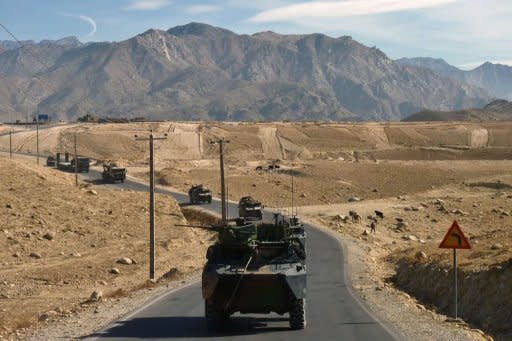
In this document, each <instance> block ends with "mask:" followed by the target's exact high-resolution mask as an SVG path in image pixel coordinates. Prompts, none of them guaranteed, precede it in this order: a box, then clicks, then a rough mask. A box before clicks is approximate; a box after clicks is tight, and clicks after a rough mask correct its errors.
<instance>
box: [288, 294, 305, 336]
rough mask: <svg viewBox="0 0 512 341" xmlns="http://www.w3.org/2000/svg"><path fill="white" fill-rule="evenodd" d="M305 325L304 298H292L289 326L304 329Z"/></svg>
mask: <svg viewBox="0 0 512 341" xmlns="http://www.w3.org/2000/svg"><path fill="white" fill-rule="evenodd" d="M305 326H306V299H305V298H300V299H296V298H294V299H292V308H291V310H290V328H291V329H304V327H305Z"/></svg>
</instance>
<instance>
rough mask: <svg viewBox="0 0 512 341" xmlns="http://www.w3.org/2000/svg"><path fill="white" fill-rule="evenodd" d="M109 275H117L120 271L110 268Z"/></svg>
mask: <svg viewBox="0 0 512 341" xmlns="http://www.w3.org/2000/svg"><path fill="white" fill-rule="evenodd" d="M109 272H110V273H111V274H114V275H119V274H120V273H121V271H119V269H118V268H112V269H110V271H109Z"/></svg>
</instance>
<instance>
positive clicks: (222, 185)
mask: <svg viewBox="0 0 512 341" xmlns="http://www.w3.org/2000/svg"><path fill="white" fill-rule="evenodd" d="M225 143H229V140H224V138H222V139H219V140H217V141H212V142H210V144H218V145H219V154H220V194H221V201H222V202H221V203H222V223H223V224H225V223H226V222H227V205H226V186H225V183H224V144H225Z"/></svg>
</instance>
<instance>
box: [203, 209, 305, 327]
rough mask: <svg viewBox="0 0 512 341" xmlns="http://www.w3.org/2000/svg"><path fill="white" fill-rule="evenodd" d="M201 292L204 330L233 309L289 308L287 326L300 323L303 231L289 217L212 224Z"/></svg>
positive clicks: (219, 323) (264, 311)
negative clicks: (213, 236)
mask: <svg viewBox="0 0 512 341" xmlns="http://www.w3.org/2000/svg"><path fill="white" fill-rule="evenodd" d="M293 223H295V225H292V224H293ZM212 229H215V230H216V231H217V232H218V240H217V242H216V243H215V244H213V245H211V246H210V247H209V248H208V251H207V253H206V258H207V262H206V264H205V266H204V268H203V273H202V292H203V298H204V301H205V318H206V325H207V327H208V329H210V330H215V329H218V328H220V327H222V326H223V324H224V322H225V321H226V320H227V319H228V318H229V316H230V315H231V314H233V313H236V312H240V313H242V314H246V313H256V314H268V313H270V312H275V313H278V314H281V315H282V314H285V313H289V323H290V327H291V328H292V329H303V328H304V327H305V326H306V250H305V240H306V234H305V232H304V228H303V226H302V225H301V224H300V223H298V221H296V220H295V221H293V219H292V218H290V219H287V218H286V217H284V216H281V215H279V214H275V215H274V219H273V221H272V222H255V221H246V220H243V219H237V220H236V221H235V222H233V221H229V222H227V223H225V224H221V225H220V226H213V227H212Z"/></svg>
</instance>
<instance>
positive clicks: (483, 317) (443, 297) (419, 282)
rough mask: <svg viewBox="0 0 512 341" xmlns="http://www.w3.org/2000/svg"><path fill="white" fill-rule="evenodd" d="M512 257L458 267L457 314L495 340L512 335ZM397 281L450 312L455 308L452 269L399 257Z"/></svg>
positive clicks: (428, 301)
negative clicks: (474, 266)
mask: <svg viewBox="0 0 512 341" xmlns="http://www.w3.org/2000/svg"><path fill="white" fill-rule="evenodd" d="M511 281H512V260H508V261H507V262H504V263H501V264H497V265H495V266H493V267H491V268H488V269H485V270H481V271H465V270H464V269H463V268H462V269H460V268H459V270H458V291H459V296H458V299H459V305H458V312H459V313H458V315H459V317H461V318H462V319H463V320H465V321H467V322H469V323H472V324H474V325H476V326H478V327H479V328H481V329H483V330H485V331H486V332H487V333H489V334H491V335H493V336H495V337H496V339H497V340H511V338H512V313H511V312H512V295H511V292H510V283H511ZM396 284H397V286H398V287H399V288H401V289H402V290H404V291H406V292H408V293H409V294H411V295H414V296H415V297H417V298H418V299H419V300H421V301H423V302H424V303H426V304H430V305H434V306H435V307H436V308H437V309H438V310H439V311H440V312H442V313H444V314H447V315H449V316H452V315H453V310H454V303H453V302H454V288H453V270H452V268H447V267H444V266H440V265H438V264H436V263H426V262H420V261H411V260H410V259H408V258H402V259H401V260H400V261H399V263H398V266H397V274H396Z"/></svg>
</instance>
